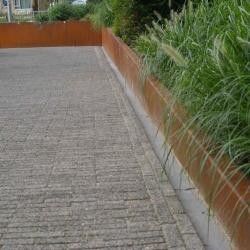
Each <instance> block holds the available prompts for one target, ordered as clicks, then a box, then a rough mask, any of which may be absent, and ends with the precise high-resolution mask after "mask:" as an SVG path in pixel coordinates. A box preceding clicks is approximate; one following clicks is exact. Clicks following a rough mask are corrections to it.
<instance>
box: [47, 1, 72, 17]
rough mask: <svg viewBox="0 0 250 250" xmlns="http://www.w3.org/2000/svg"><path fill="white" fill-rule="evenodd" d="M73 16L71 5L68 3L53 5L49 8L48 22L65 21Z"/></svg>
mask: <svg viewBox="0 0 250 250" xmlns="http://www.w3.org/2000/svg"><path fill="white" fill-rule="evenodd" d="M72 16H73V5H70V4H69V3H66V2H65V3H59V4H55V5H54V6H52V7H51V8H49V20H50V21H66V20H69V19H71V18H72Z"/></svg>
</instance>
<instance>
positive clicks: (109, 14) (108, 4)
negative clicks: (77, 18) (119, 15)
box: [89, 0, 114, 28]
mask: <svg viewBox="0 0 250 250" xmlns="http://www.w3.org/2000/svg"><path fill="white" fill-rule="evenodd" d="M113 6H114V0H103V1H100V2H99V3H97V4H96V5H94V8H93V13H92V15H90V16H89V18H90V20H91V22H92V23H93V25H94V26H95V27H96V28H101V27H103V26H104V27H111V26H112V24H113V21H114V12H113Z"/></svg>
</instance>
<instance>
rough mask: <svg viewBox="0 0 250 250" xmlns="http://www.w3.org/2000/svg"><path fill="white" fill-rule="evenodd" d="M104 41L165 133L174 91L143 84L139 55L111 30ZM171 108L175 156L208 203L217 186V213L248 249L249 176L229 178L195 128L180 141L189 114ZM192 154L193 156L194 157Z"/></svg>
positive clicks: (223, 160)
mask: <svg viewBox="0 0 250 250" xmlns="http://www.w3.org/2000/svg"><path fill="white" fill-rule="evenodd" d="M102 43H103V47H104V49H105V50H106V52H107V53H108V55H109V56H110V57H111V59H112V60H113V62H114V63H115V64H116V66H117V67H118V69H119V70H120V72H121V74H122V75H123V76H124V77H125V79H126V80H127V82H128V84H129V85H130V87H131V88H132V89H133V91H134V92H135V94H136V95H137V96H138V98H139V99H140V100H141V102H142V104H143V105H144V107H145V108H146V110H147V111H148V113H149V114H150V116H151V118H152V119H153V120H154V122H155V123H156V125H157V126H159V128H160V129H161V130H162V131H163V132H164V126H163V119H164V113H165V111H166V107H167V106H168V105H169V103H171V102H173V98H172V96H171V94H170V93H169V92H168V91H167V89H166V88H162V87H161V86H160V84H159V83H158V82H157V80H155V79H153V78H147V80H146V81H145V83H144V85H143V87H142V84H141V77H140V73H139V72H140V61H139V58H138V57H137V56H136V55H135V53H134V52H133V51H131V49H130V48H128V46H126V45H125V44H124V43H123V42H122V41H121V40H120V39H119V38H117V37H115V36H114V35H113V34H112V32H111V31H110V30H108V29H104V30H103V36H102ZM172 110H173V113H174V116H173V118H172V122H171V125H170V127H171V130H170V134H169V137H168V141H169V143H170V144H171V145H172V146H173V150H174V153H175V155H176V156H177V158H178V160H179V161H180V162H181V164H182V165H183V166H184V167H185V169H186V170H187V171H188V173H189V175H190V177H191V178H192V180H193V182H194V183H195V185H196V186H197V187H198V188H199V190H200V192H201V193H202V195H203V197H204V198H205V200H206V201H207V202H209V200H210V199H211V197H210V191H211V190H212V189H214V188H215V187H216V186H217V188H218V191H219V192H218V194H217V195H216V197H214V202H213V210H214V212H215V214H216V215H217V217H218V218H219V220H220V221H221V223H222V224H223V225H224V227H225V229H226V231H227V232H228V233H229V234H230V235H233V242H234V245H235V246H236V248H237V249H242V250H243V249H249V246H250V237H249V236H250V216H249V202H250V190H249V189H250V181H249V179H246V178H244V177H243V175H242V174H241V173H239V172H238V173H237V174H236V175H234V176H233V178H231V179H228V177H226V176H227V174H228V173H230V172H231V171H233V170H235V167H234V166H232V165H231V163H230V160H229V158H228V157H227V156H223V157H222V158H221V160H220V161H219V162H217V161H216V160H215V159H214V158H213V157H211V156H210V157H207V149H206V148H205V147H204V146H202V145H201V141H202V137H203V136H205V135H200V136H199V138H197V137H195V132H194V131H193V130H188V131H186V133H185V135H184V136H183V137H182V139H181V141H180V138H179V137H177V136H176V132H177V131H178V130H179V129H180V128H182V127H183V124H184V123H185V120H186V117H187V114H186V112H185V110H184V109H183V108H182V106H181V105H179V104H176V105H174V106H173V107H172ZM191 140H193V143H192V146H190V141H191ZM190 156H192V159H191V158H190ZM206 157H207V160H206V162H205V167H204V169H205V170H204V171H203V172H202V174H201V175H200V176H199V178H197V176H198V175H199V169H200V164H201V162H203V159H205V158H206ZM215 164H218V165H219V168H216V169H215V168H213V166H214V165H215Z"/></svg>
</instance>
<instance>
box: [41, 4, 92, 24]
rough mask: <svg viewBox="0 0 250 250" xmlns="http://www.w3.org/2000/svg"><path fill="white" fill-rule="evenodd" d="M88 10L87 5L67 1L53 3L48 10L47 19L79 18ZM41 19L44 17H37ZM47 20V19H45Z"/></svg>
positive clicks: (64, 19)
mask: <svg viewBox="0 0 250 250" xmlns="http://www.w3.org/2000/svg"><path fill="white" fill-rule="evenodd" d="M89 11H90V8H89V5H71V4H69V3H67V2H64V3H59V4H55V5H54V6H52V7H50V8H49V10H48V18H49V21H66V20H80V19H82V18H84V17H85V16H86V15H87V14H88V13H89ZM38 18H39V19H40V20H41V21H43V19H44V18H46V16H45V17H43V16H42V18H40V17H38ZM46 21H47V20H46Z"/></svg>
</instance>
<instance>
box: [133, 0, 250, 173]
mask: <svg viewBox="0 0 250 250" xmlns="http://www.w3.org/2000/svg"><path fill="white" fill-rule="evenodd" d="M198 2H200V3H198ZM249 27H250V1H245V0H213V1H206V0H204V1H196V4H195V7H194V5H193V4H192V2H189V4H188V5H187V7H186V8H185V9H184V10H183V11H182V12H181V13H179V14H176V13H172V15H171V19H170V20H160V22H159V23H157V22H153V26H152V27H151V28H148V32H147V34H145V35H142V36H140V37H139V39H138V40H137V42H136V50H137V51H138V52H139V53H140V54H141V55H142V57H143V59H144V65H145V70H146V71H147V72H148V73H150V74H154V75H155V76H156V77H158V78H159V79H160V81H161V82H162V83H163V84H164V85H165V86H166V87H167V88H169V89H170V90H171V92H172V94H173V95H174V97H175V99H176V100H177V101H178V102H181V103H182V104H183V105H184V106H185V108H186V109H187V111H188V113H189V118H188V120H187V123H186V128H190V127H196V129H197V130H201V131H204V132H205V133H206V134H207V135H209V138H211V140H210V139H208V140H206V141H203V143H204V145H206V147H207V148H208V149H209V152H210V154H212V155H213V156H215V158H216V159H217V160H219V159H220V158H221V157H222V155H223V154H224V153H226V154H228V155H229V156H230V159H231V161H232V162H234V164H235V165H236V166H237V171H238V170H240V171H242V172H243V173H244V174H245V176H248V177H249V176H250V28H249ZM180 134H181V133H180ZM201 167H202V166H201ZM233 175H234V171H233V172H232V173H231V176H233Z"/></svg>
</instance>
